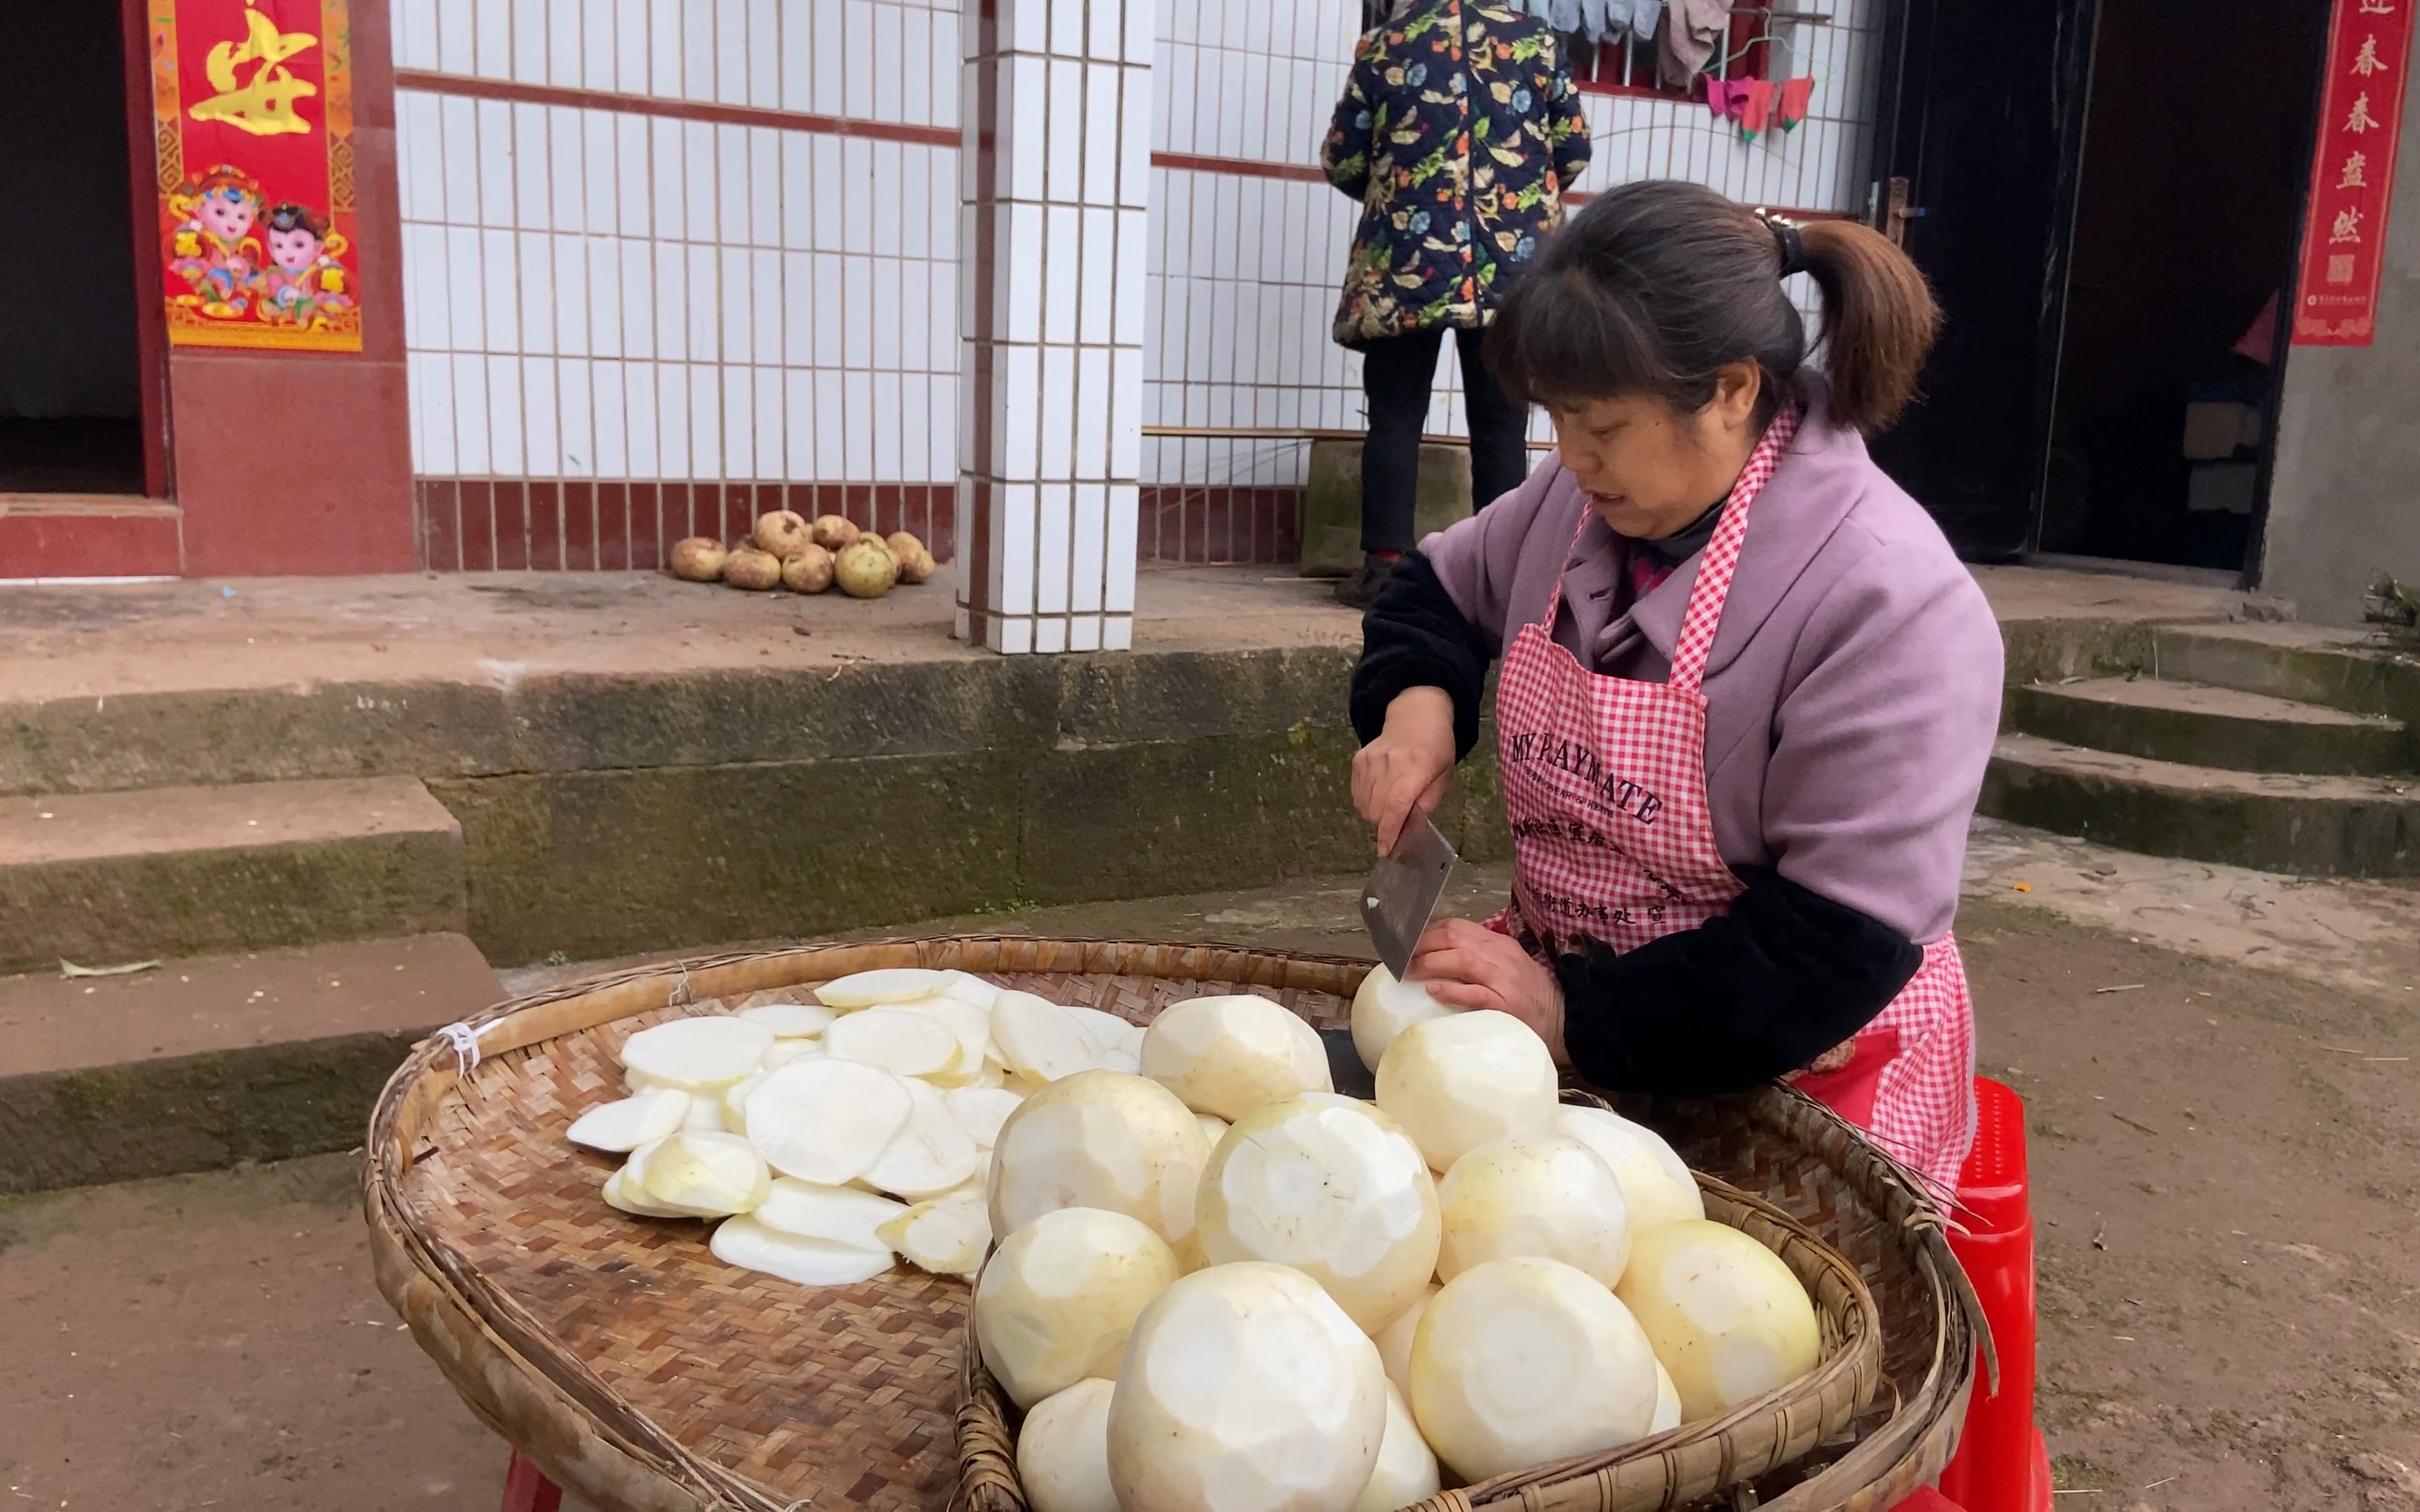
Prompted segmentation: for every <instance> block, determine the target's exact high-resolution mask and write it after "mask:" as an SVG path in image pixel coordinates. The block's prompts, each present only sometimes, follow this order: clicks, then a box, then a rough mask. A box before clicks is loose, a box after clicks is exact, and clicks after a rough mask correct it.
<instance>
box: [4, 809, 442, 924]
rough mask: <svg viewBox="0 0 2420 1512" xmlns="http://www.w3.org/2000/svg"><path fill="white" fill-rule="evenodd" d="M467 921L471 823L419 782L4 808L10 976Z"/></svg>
mask: <svg viewBox="0 0 2420 1512" xmlns="http://www.w3.org/2000/svg"><path fill="white" fill-rule="evenodd" d="M466 918H467V885H466V881H465V872H464V863H463V847H462V829H461V825H459V824H458V823H457V822H456V821H455V818H454V816H453V815H452V814H450V813H448V812H446V810H445V809H444V808H443V807H442V805H440V804H439V803H438V801H437V800H436V799H435V798H433V797H431V796H429V794H428V790H427V788H425V787H423V786H422V785H421V784H420V783H419V782H418V781H416V780H414V779H411V778H354V779H335V780H329V781H318V782H256V783H246V784H240V785H237V786H231V787H205V788H154V789H150V790H148V791H144V792H133V793H101V794H86V795H61V796H54V797H14V798H0V971H24V970H30V969H40V968H45V967H47V968H54V969H55V968H56V967H57V965H58V963H59V962H61V961H62V960H66V961H72V962H75V963H77V964H84V965H100V964H116V963H124V962H131V961H136V960H142V959H146V958H150V957H170V956H186V955H200V954H208V953H210V952H213V951H223V950H240V949H259V948H262V947H269V946H287V945H312V944H320V943H325V942H329V941H335V940H354V939H367V938H374V937H378V936H392V935H398V934H425V933H444V932H460V931H462V930H463V929H464V927H465V921H466Z"/></svg>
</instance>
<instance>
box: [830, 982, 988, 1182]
mask: <svg viewBox="0 0 2420 1512" xmlns="http://www.w3.org/2000/svg"><path fill="white" fill-rule="evenodd" d="M881 1011H882V1010H880V1009H878V1008H876V1009H868V1010H866V1013H879V1012H881ZM859 1016H860V1017H863V1016H865V1015H863V1014H861V1015H859ZM907 1096H908V1099H909V1102H910V1103H911V1106H910V1107H909V1109H908V1113H907V1123H906V1125H905V1126H903V1127H902V1128H901V1129H900V1131H899V1132H898V1133H897V1134H893V1135H892V1139H891V1143H890V1144H889V1145H887V1146H885V1147H884V1148H883V1150H882V1153H881V1154H879V1155H877V1156H876V1157H875V1160H874V1164H873V1165H869V1166H867V1167H866V1168H865V1180H866V1184H867V1185H869V1186H874V1187H878V1188H879V1189H881V1190H882V1191H885V1192H889V1193H892V1194H894V1195H895V1196H903V1197H906V1198H907V1199H908V1200H909V1201H911V1202H912V1201H918V1200H921V1199H923V1198H925V1197H929V1196H938V1195H939V1194H940V1193H943V1192H947V1191H949V1190H950V1189H951V1188H952V1187H954V1186H956V1185H958V1184H959V1183H961V1182H963V1181H964V1180H966V1179H967V1178H969V1177H970V1176H972V1175H974V1174H975V1166H976V1165H977V1164H978V1162H977V1159H976V1156H977V1153H978V1152H977V1150H976V1149H975V1142H974V1139H973V1137H972V1136H970V1134H968V1133H967V1132H966V1130H965V1129H964V1128H962V1127H960V1126H959V1123H958V1120H957V1119H954V1118H952V1117H950V1108H949V1104H948V1103H943V1102H942V1101H941V1094H940V1093H939V1092H938V1091H936V1090H934V1089H933V1088H930V1087H927V1086H925V1085H924V1084H923V1082H909V1083H907Z"/></svg>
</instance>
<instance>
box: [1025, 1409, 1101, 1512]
mask: <svg viewBox="0 0 2420 1512" xmlns="http://www.w3.org/2000/svg"><path fill="white" fill-rule="evenodd" d="M1116 1389H1117V1388H1116V1386H1115V1384H1114V1383H1113V1382H1110V1381H1103V1380H1100V1379H1099V1378H1098V1377H1087V1378H1085V1379H1084V1380H1082V1381H1078V1382H1076V1383H1075V1384H1074V1385H1072V1386H1070V1387H1068V1388H1067V1389H1066V1390H1065V1391H1063V1392H1060V1393H1058V1394H1057V1395H1055V1396H1048V1397H1046V1398H1044V1399H1043V1400H1042V1401H1041V1402H1039V1403H1037V1404H1035V1406H1034V1409H1033V1411H1032V1412H1028V1413H1026V1414H1025V1426H1024V1427H1022V1428H1019V1429H1018V1430H1017V1433H1016V1478H1017V1481H1018V1483H1019V1484H1021V1485H1022V1486H1023V1487H1024V1488H1025V1502H1026V1504H1027V1505H1028V1506H1030V1507H1032V1509H1033V1512H1118V1497H1117V1493H1116V1492H1115V1491H1113V1490H1111V1489H1109V1397H1110V1396H1111V1395H1112V1394H1114V1392H1115V1391H1116Z"/></svg>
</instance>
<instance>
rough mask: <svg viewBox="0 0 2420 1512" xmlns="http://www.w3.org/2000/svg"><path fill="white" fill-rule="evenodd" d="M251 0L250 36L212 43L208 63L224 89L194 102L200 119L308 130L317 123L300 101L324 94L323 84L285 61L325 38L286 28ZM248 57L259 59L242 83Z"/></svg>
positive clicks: (272, 131) (268, 129) (261, 130)
mask: <svg viewBox="0 0 2420 1512" xmlns="http://www.w3.org/2000/svg"><path fill="white" fill-rule="evenodd" d="M245 3H246V6H247V8H246V9H245V11H244V22H245V25H246V27H247V32H246V35H245V37H244V39H243V41H242V42H241V43H240V44H239V43H236V42H221V43H219V44H218V45H217V46H215V47H212V48H211V49H210V55H209V60H208V61H207V62H205V63H204V64H203V66H202V67H203V71H204V72H205V73H206V74H207V76H208V77H209V81H210V84H211V86H212V87H214V88H216V89H217V90H218V93H217V94H215V95H212V96H211V97H210V98H209V99H208V100H203V101H202V102H201V103H200V104H198V105H195V106H194V119H195V120H197V121H225V123H226V124H228V125H229V126H232V127H235V128H236V129H238V130H239V131H250V132H251V133H252V134H253V135H255V136H274V135H276V134H277V133H279V132H281V131H309V130H310V129H311V123H310V122H309V121H306V120H304V119H303V118H302V116H298V115H296V114H295V113H294V101H295V100H300V99H303V98H306V97H308V96H311V95H316V94H318V92H319V86H318V85H315V84H313V83H311V82H310V81H309V80H307V79H298V78H296V77H294V74H293V72H292V70H290V69H287V68H286V67H285V63H286V60H287V58H290V57H293V56H295V55H296V54H300V53H302V52H304V51H306V50H308V49H310V48H314V47H317V46H318V45H319V39H318V38H317V37H314V36H312V35H311V34H310V33H309V32H284V31H280V30H278V29H277V23H275V22H273V21H271V20H270V19H269V18H268V17H267V16H264V15H262V14H261V13H260V12H259V11H258V10H256V9H252V8H249V7H250V6H251V4H252V0H245ZM247 63H249V64H252V65H254V68H253V70H252V75H251V77H250V78H249V79H246V80H244V81H242V82H241V83H240V84H239V82H238V79H237V74H236V70H237V69H240V68H241V67H242V66H243V65H245V64H247Z"/></svg>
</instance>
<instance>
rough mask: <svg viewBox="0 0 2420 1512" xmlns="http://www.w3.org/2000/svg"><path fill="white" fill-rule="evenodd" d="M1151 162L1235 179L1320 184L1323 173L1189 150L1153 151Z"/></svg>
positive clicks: (1297, 165) (1324, 179)
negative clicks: (1213, 156) (1207, 154)
mask: <svg viewBox="0 0 2420 1512" xmlns="http://www.w3.org/2000/svg"><path fill="white" fill-rule="evenodd" d="M1151 165H1152V166H1153V167H1155V168H1168V169H1171V170H1173V171H1175V172H1178V173H1222V174H1228V175H1231V176H1233V177H1239V178H1293V179H1297V180H1299V181H1301V182H1303V183H1307V184H1324V183H1326V182H1327V175H1326V174H1324V173H1322V172H1321V171H1320V170H1319V169H1318V168H1317V167H1316V166H1314V165H1312V164H1311V163H1307V162H1260V161H1259V160H1257V159H1252V158H1204V157H1199V156H1196V155H1195V154H1193V153H1190V152H1155V153H1153V154H1152V155H1151Z"/></svg>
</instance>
